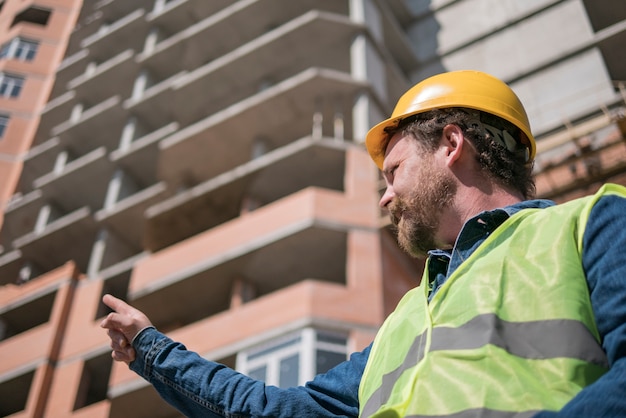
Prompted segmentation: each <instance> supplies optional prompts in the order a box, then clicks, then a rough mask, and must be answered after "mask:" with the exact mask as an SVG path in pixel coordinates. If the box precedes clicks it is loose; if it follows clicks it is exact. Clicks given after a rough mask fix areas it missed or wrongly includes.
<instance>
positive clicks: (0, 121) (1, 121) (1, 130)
mask: <svg viewBox="0 0 626 418" xmlns="http://www.w3.org/2000/svg"><path fill="white" fill-rule="evenodd" d="M10 119H11V118H10V117H9V116H8V115H2V114H0V139H2V138H4V136H5V135H6V132H7V128H8V126H9V120H10Z"/></svg>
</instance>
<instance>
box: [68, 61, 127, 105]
mask: <svg viewBox="0 0 626 418" xmlns="http://www.w3.org/2000/svg"><path fill="white" fill-rule="evenodd" d="M134 55H135V53H134V52H133V50H131V49H127V50H125V51H123V52H121V53H119V54H117V55H115V56H114V57H112V58H110V59H109V60H107V61H105V62H103V63H101V64H99V65H97V66H96V67H95V68H93V69H91V70H89V71H87V70H86V71H85V72H83V73H82V74H80V75H79V76H77V77H75V78H74V79H72V80H70V81H69V82H68V83H67V87H68V88H69V89H72V90H75V93H76V94H75V98H74V100H76V101H78V102H83V101H91V102H96V103H97V102H101V101H103V100H105V99H108V98H109V97H110V96H111V86H112V85H114V86H116V89H117V91H120V92H122V91H127V92H128V94H130V92H131V91H132V87H133V83H134V82H135V79H136V78H137V74H138V73H139V68H138V66H137V64H136V62H135V60H134V59H133V58H134Z"/></svg>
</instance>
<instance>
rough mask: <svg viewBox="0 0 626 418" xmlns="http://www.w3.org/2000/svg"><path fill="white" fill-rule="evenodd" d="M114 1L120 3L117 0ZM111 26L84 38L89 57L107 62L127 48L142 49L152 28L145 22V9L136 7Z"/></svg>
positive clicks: (82, 44) (83, 45)
mask: <svg viewBox="0 0 626 418" xmlns="http://www.w3.org/2000/svg"><path fill="white" fill-rule="evenodd" d="M113 3H119V1H115V2H113ZM134 6H135V7H134V9H135V10H134V11H132V12H131V13H129V14H128V15H125V16H124V17H121V18H120V19H118V20H116V21H115V22H113V23H112V24H110V25H109V26H106V27H104V26H102V27H101V30H99V31H98V32H96V33H94V34H93V35H91V36H88V37H86V38H84V39H83V40H82V42H81V44H80V45H81V47H82V48H87V49H89V57H90V59H91V60H92V61H95V62H105V61H108V60H109V59H110V58H111V57H114V56H116V55H117V54H119V53H120V52H122V51H124V50H126V49H132V50H134V51H141V50H142V48H143V46H144V42H145V40H146V36H147V35H148V32H149V30H150V27H149V25H147V24H146V23H145V14H146V12H145V10H144V9H136V5H134Z"/></svg>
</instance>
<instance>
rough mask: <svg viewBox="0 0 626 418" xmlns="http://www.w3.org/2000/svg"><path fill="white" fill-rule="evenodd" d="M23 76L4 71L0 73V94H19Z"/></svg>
mask: <svg viewBox="0 0 626 418" xmlns="http://www.w3.org/2000/svg"><path fill="white" fill-rule="evenodd" d="M23 84H24V78H23V77H20V76H17V75H11V74H6V73H0V96H2V97H17V96H19V95H20V91H21V90H22V85H23Z"/></svg>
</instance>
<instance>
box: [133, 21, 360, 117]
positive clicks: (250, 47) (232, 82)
mask: <svg viewBox="0 0 626 418" xmlns="http://www.w3.org/2000/svg"><path fill="white" fill-rule="evenodd" d="M360 30H361V28H360V27H359V26H356V25H354V23H352V22H351V21H350V20H349V19H348V18H346V17H344V16H342V15H336V14H330V13H320V12H316V11H313V12H309V13H306V14H304V15H302V16H299V17H297V18H294V19H293V20H291V21H289V22H288V23H285V24H284V25H282V26H280V27H278V28H276V29H274V30H272V31H269V32H267V33H265V34H263V35H261V36H259V37H258V38H256V39H254V40H252V41H250V42H248V43H246V44H244V45H242V46H240V47H238V48H236V49H234V50H233V51H231V52H229V53H227V54H225V55H222V56H220V57H219V58H217V59H215V60H212V61H210V62H209V63H207V64H205V65H202V66H200V67H197V68H196V66H195V65H194V67H193V68H195V69H194V70H193V71H191V72H186V71H180V69H181V68H187V67H185V66H181V65H180V63H178V62H177V61H178V60H177V59H176V58H174V57H173V56H172V54H175V56H178V54H179V52H175V51H181V50H182V51H184V48H181V47H180V44H179V43H173V44H171V48H169V49H168V50H166V51H163V52H162V53H159V54H153V55H151V56H149V57H147V58H145V60H146V61H147V62H145V64H147V65H148V67H149V68H152V64H158V68H160V69H161V70H160V72H161V73H163V68H167V67H168V66H172V65H173V64H176V67H175V68H172V70H171V71H165V75H167V76H168V78H167V79H166V80H163V81H161V82H159V83H158V84H157V85H156V86H153V87H151V88H150V89H148V90H147V91H146V92H145V94H144V96H143V97H140V98H137V99H129V100H127V101H126V102H125V104H124V105H125V107H126V108H128V109H129V110H131V111H132V112H134V113H137V114H140V115H141V117H142V118H143V119H145V120H150V121H156V120H159V119H160V120H163V119H165V120H176V121H178V122H180V123H181V125H182V126H185V125H187V124H189V123H193V122H196V121H198V120H200V119H202V118H204V117H206V116H207V115H210V114H211V113H212V112H217V111H218V110H220V109H223V108H224V107H226V106H230V105H232V104H233V103H236V102H237V101H239V100H241V99H243V98H245V97H248V96H250V95H253V94H255V93H257V92H258V91H259V90H261V89H264V88H267V87H269V86H271V85H274V84H276V83H279V82H281V81H282V80H284V79H287V78H289V77H291V76H293V75H294V74H297V73H299V72H301V71H305V70H306V69H307V68H310V67H323V68H331V69H335V70H338V71H344V72H349V69H350V61H349V53H348V51H349V48H350V43H351V40H352V39H353V38H354V36H355V35H356V33H358V32H359V31H360ZM313 37H314V38H315V39H316V42H315V43H311V45H310V47H308V48H294V45H302V44H303V42H305V41H306V40H308V39H311V38H313ZM183 39H184V38H183ZM169 50H174V51H172V52H171V53H167V52H168V51H169ZM284 51H291V52H290V53H289V54H285V53H284ZM185 54H187V52H185ZM199 54H201V53H199ZM191 55H193V56H195V54H191ZM153 61H154V62H153ZM163 61H167V62H168V64H165V63H164V62H163ZM151 63H152V64H151ZM194 64H199V63H194ZM155 68H156V67H155ZM251 68H255V69H258V70H256V71H250V69H251ZM174 71H179V72H177V73H176V74H174ZM267 74H272V76H271V78H268V76H267ZM244 86H245V87H244ZM170 89H172V91H170ZM197 91H204V92H206V94H200V95H199V94H195V92H197ZM153 123H154V122H153Z"/></svg>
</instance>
